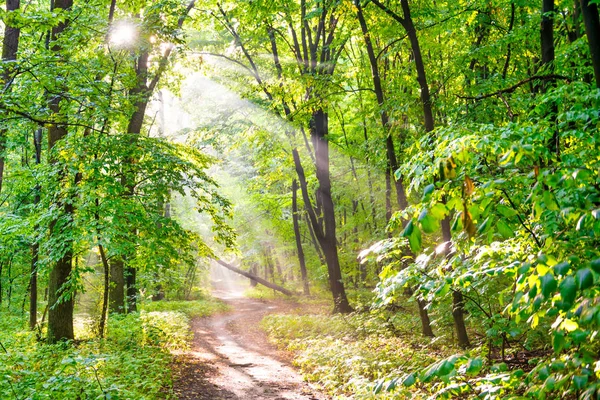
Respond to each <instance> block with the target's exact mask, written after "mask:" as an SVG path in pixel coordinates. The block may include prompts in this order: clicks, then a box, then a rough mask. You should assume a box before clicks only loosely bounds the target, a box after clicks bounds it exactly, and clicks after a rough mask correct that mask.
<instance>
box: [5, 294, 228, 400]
mask: <svg viewBox="0 0 600 400" xmlns="http://www.w3.org/2000/svg"><path fill="white" fill-rule="evenodd" d="M226 309H227V306H226V305H225V304H224V303H222V302H220V301H218V300H215V299H212V298H202V299H200V300H195V301H189V302H187V301H161V302H155V303H151V304H143V305H142V311H141V312H140V313H134V314H130V315H114V316H111V317H110V318H109V321H108V326H107V335H106V338H105V339H99V338H96V337H94V333H93V332H92V331H91V330H90V328H91V327H92V325H91V324H78V325H76V327H77V328H76V339H77V340H76V341H74V342H67V343H60V344H56V345H47V344H44V343H43V342H40V341H38V340H37V338H36V335H35V334H34V333H33V332H30V331H28V330H27V326H26V324H27V320H26V316H22V315H14V314H11V313H7V312H0V343H1V344H2V346H0V393H2V396H0V397H2V398H11V399H12V398H14V399H32V400H42V399H108V398H110V399H140V400H157V399H175V398H176V397H175V395H174V394H173V392H172V384H173V378H172V375H171V370H170V363H171V362H172V361H173V355H172V353H171V352H172V351H173V350H180V349H185V348H187V346H188V343H189V339H190V338H191V332H190V330H189V320H190V318H194V317H200V316H206V315H210V314H212V313H215V312H220V311H224V310H226Z"/></svg>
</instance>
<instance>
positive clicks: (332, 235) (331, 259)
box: [311, 110, 353, 313]
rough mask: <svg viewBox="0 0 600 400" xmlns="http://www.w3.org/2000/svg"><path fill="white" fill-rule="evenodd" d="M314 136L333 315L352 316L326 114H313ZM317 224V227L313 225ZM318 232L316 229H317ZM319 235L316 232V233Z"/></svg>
mask: <svg viewBox="0 0 600 400" xmlns="http://www.w3.org/2000/svg"><path fill="white" fill-rule="evenodd" d="M311 122H312V123H311V125H312V126H311V136H313V138H314V143H315V159H316V162H317V165H316V166H317V180H318V181H319V187H318V189H317V193H318V195H319V197H320V199H321V202H322V207H323V222H324V225H325V226H324V228H325V230H324V232H323V235H321V237H320V238H319V235H318V236H317V238H319V239H320V243H321V248H322V249H323V253H324V255H325V260H326V261H327V270H328V272H329V286H330V288H331V293H332V295H333V302H334V312H341V313H347V312H351V311H353V310H352V307H350V304H349V303H348V298H347V297H346V291H345V290H344V284H343V282H342V271H341V268H340V261H339V258H338V251H337V240H336V226H335V208H334V205H333V199H332V197H331V178H330V176H329V142H328V141H327V134H328V132H329V126H328V116H327V114H326V113H325V112H323V110H317V111H315V112H313V115H312V121H311ZM313 224H314V223H313ZM315 228H317V227H315ZM315 231H316V229H315Z"/></svg>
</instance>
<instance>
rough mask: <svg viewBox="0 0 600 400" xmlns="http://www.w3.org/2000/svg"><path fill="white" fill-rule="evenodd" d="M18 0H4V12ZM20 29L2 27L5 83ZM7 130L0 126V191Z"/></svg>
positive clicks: (16, 7)
mask: <svg viewBox="0 0 600 400" xmlns="http://www.w3.org/2000/svg"><path fill="white" fill-rule="evenodd" d="M20 5H21V4H20V0H6V12H7V13H9V12H11V11H15V10H18V9H19V7H20ZM20 34H21V29H20V28H18V27H14V26H12V25H10V24H7V25H6V27H5V29H4V41H3V43H2V62H3V64H4V70H3V71H2V78H3V79H2V80H3V81H4V82H5V85H6V84H7V82H8V81H9V80H10V73H11V69H12V68H10V67H9V66H6V64H7V62H9V61H14V60H16V59H17V51H18V49H19V36H20ZM7 133H8V130H7V129H6V128H4V127H2V128H0V193H2V180H3V178H4V159H5V154H4V152H5V151H6V140H7V138H6V135H7Z"/></svg>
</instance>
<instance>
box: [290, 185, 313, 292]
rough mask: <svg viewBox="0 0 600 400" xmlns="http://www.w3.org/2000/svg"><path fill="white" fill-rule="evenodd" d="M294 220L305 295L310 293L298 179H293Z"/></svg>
mask: <svg viewBox="0 0 600 400" xmlns="http://www.w3.org/2000/svg"><path fill="white" fill-rule="evenodd" d="M292 220H293V222H294V236H295V237H296V251H297V252H298V262H299V263H300V274H301V275H302V286H303V290H304V294H305V295H307V296H308V295H310V288H309V286H308V274H307V272H306V260H305V259H304V250H303V249H302V236H301V235H300V224H299V223H298V181H297V180H296V179H294V180H293V181H292Z"/></svg>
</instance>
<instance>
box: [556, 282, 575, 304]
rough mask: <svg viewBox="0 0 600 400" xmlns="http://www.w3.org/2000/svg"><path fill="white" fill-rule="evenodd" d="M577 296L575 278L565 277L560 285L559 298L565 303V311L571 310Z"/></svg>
mask: <svg viewBox="0 0 600 400" xmlns="http://www.w3.org/2000/svg"><path fill="white" fill-rule="evenodd" d="M576 295H577V283H576V282H575V278H574V277H572V276H567V277H566V278H565V279H564V280H563V281H562V282H561V284H560V297H561V298H562V300H563V301H564V302H565V303H566V305H567V306H566V309H568V308H571V306H572V305H573V302H574V301H575V296H576Z"/></svg>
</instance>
